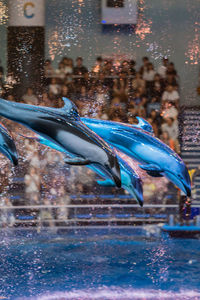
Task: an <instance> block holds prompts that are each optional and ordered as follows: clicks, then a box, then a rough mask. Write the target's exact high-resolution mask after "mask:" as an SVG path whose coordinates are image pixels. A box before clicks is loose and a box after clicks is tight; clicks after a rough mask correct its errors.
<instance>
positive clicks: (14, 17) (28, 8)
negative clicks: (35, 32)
mask: <svg viewBox="0 0 200 300" xmlns="http://www.w3.org/2000/svg"><path fill="white" fill-rule="evenodd" d="M44 25H45V0H9V26H44Z"/></svg>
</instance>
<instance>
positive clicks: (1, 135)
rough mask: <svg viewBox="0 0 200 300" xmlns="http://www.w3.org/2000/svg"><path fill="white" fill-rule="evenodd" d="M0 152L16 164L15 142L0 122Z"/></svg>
mask: <svg viewBox="0 0 200 300" xmlns="http://www.w3.org/2000/svg"><path fill="white" fill-rule="evenodd" d="M0 152H1V153H2V154H3V155H5V156H6V157H7V158H8V159H9V160H10V161H11V162H12V163H13V165H14V166H17V165H18V155H17V149H16V146H15V142H14V140H13V138H12V137H11V135H10V134H9V132H8V130H7V128H6V127H4V126H3V125H2V124H0Z"/></svg>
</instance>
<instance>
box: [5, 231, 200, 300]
mask: <svg viewBox="0 0 200 300" xmlns="http://www.w3.org/2000/svg"><path fill="white" fill-rule="evenodd" d="M0 235H1V242H0V251H1V256H0V259H1V263H0V274H1V276H0V299H3V297H5V299H20V300H21V299H37V300H39V299H40V300H44V299H45V300H52V299H54V300H55V299H56V300H58V299H59V300H61V299H62V300H65V299H76V300H77V299H81V300H82V299H84V300H86V299H87V300H88V299H103V300H107V299H111V300H114V299H120V300H124V299H200V279H199V271H200V241H199V240H197V239H189V240H187V239H170V238H168V237H167V236H160V235H159V234H157V230H154V229H152V227H146V228H121V229H117V228H105V229H98V228H95V229H92V228H91V229H76V230H75V229H68V230H63V231H62V230H59V231H57V232H53V231H50V230H42V231H41V232H40V233H37V232H36V231H35V230H22V229H20V230H15V231H13V230H3V231H1V233H0ZM1 297H2V298H1Z"/></svg>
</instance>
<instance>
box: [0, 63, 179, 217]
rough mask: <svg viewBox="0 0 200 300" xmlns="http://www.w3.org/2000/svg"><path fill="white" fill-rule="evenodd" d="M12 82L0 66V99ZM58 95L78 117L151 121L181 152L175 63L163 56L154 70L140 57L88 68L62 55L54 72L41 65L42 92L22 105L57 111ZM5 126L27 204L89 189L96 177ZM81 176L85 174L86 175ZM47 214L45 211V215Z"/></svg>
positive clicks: (29, 94) (11, 96) (61, 199)
mask: <svg viewBox="0 0 200 300" xmlns="http://www.w3.org/2000/svg"><path fill="white" fill-rule="evenodd" d="M16 84H17V79H16V78H15V77H14V74H12V73H9V74H7V76H6V77H4V71H3V68H2V67H0V96H1V97H5V98H7V99H8V100H10V101H15V100H16V99H15V93H14V89H15V85H16ZM62 97H67V98H69V99H71V100H72V101H73V102H74V103H75V104H76V105H77V107H78V110H79V114H80V115H81V116H89V117H92V118H98V119H104V120H113V121H119V122H125V123H130V124H133V123H137V122H136V119H135V117H136V116H140V117H143V118H145V119H147V120H148V121H149V122H150V123H151V125H152V127H153V130H154V133H155V136H157V137H159V138H160V139H161V140H163V141H164V142H165V143H166V144H167V145H169V146H170V147H171V148H172V149H174V150H175V151H176V152H177V153H179V151H180V149H179V141H178V136H179V133H178V109H179V98H180V96H179V77H178V74H177V71H176V69H175V66H174V63H173V62H170V61H169V59H168V58H163V59H162V63H161V65H160V66H159V67H158V68H157V69H155V67H154V65H153V63H152V62H151V61H150V60H149V58H148V57H143V58H142V63H141V65H140V64H139V65H138V64H136V62H135V61H134V60H124V61H121V62H119V61H115V60H111V59H103V58H102V57H97V58H96V61H95V63H94V65H93V67H92V68H91V70H88V68H87V67H86V66H85V65H84V62H83V58H82V57H78V58H77V59H76V61H75V62H74V61H73V60H72V59H71V58H68V57H64V58H62V60H61V61H60V62H59V64H58V67H57V68H54V67H53V65H52V62H51V60H49V59H47V60H46V61H45V64H44V83H43V92H42V93H41V94H40V95H39V94H37V91H35V90H34V88H33V87H31V86H30V87H29V88H28V89H27V91H26V93H25V94H24V95H22V97H21V101H22V102H24V103H27V104H34V105H43V106H49V107H62V105H63V101H62ZM4 121H5V120H4ZM4 124H5V125H6V126H7V127H8V128H10V130H11V132H12V133H13V135H14V137H15V138H16V141H17V145H18V149H20V151H21V153H20V155H21V157H24V159H23V160H24V164H26V168H25V169H26V174H25V176H24V183H25V194H26V199H27V203H28V204H32V205H36V204H55V203H56V204H58V203H60V204H62V203H65V204H68V203H69V201H70V200H69V197H68V196H66V195H67V193H76V194H78V193H80V194H81V193H86V192H88V191H89V192H90V191H92V190H93V183H94V176H95V175H94V174H93V173H92V172H90V171H89V170H88V169H86V168H83V167H72V168H69V167H67V166H66V165H65V164H64V162H63V159H62V154H60V153H58V152H56V151H54V150H48V151H47V149H46V148H45V147H44V146H42V145H39V144H38V143H37V142H36V141H35V140H31V139H22V138H20V139H19V132H20V133H26V134H27V131H26V130H25V129H24V128H22V127H20V128H19V126H17V127H13V124H12V123H11V122H9V121H7V120H6V121H5V122H4ZM28 135H30V132H29V133H28ZM27 162H28V163H27ZM47 170H48V172H47ZM81 172H82V175H83V176H82V175H81ZM86 172H88V176H85V174H86ZM66 177H67V178H68V179H67V180H68V182H67V183H66ZM146 185H147V186H148V184H146ZM150 185H152V184H150V183H149V186H150ZM149 186H148V187H147V192H146V193H148V188H149ZM154 188H155V187H154ZM6 201H8V200H6ZM41 201H42V203H41ZM51 213H52V212H49V211H46V212H45V215H48V216H49V214H51ZM60 215H62V216H63V215H65V217H67V215H68V211H67V210H65V211H61V212H60Z"/></svg>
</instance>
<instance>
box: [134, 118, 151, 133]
mask: <svg viewBox="0 0 200 300" xmlns="http://www.w3.org/2000/svg"><path fill="white" fill-rule="evenodd" d="M136 119H137V120H138V124H136V125H133V126H134V127H136V128H137V127H138V128H141V129H142V130H144V131H147V132H148V133H151V134H153V133H154V132H153V128H152V126H151V124H150V123H149V122H148V121H146V120H145V119H143V118H140V117H136Z"/></svg>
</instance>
